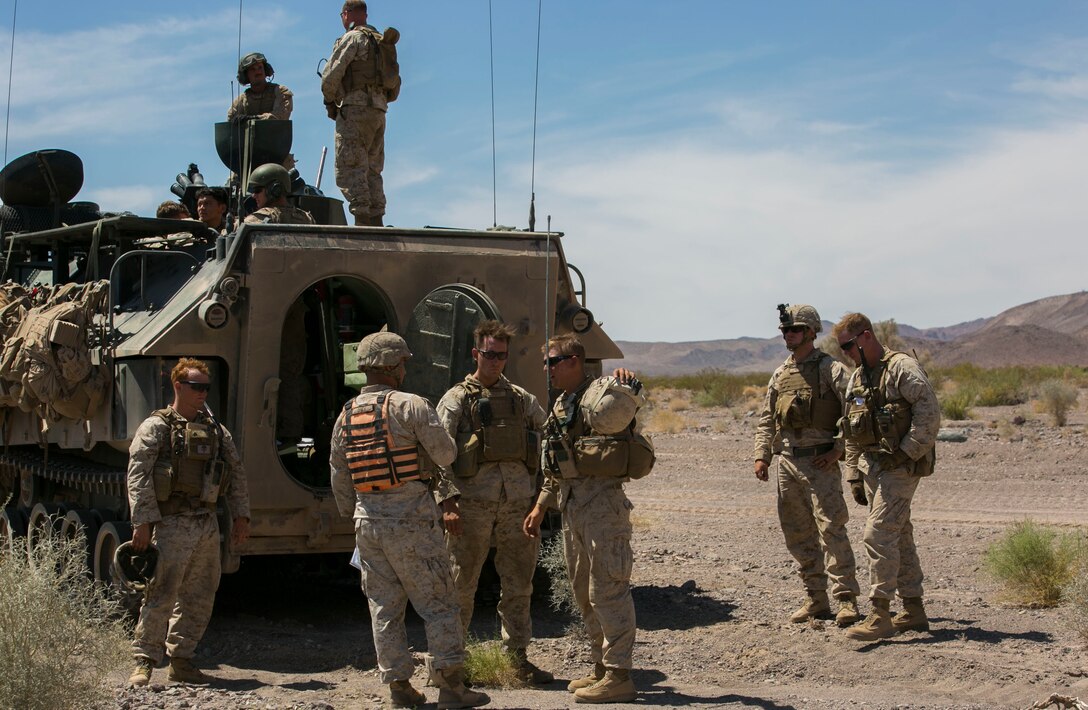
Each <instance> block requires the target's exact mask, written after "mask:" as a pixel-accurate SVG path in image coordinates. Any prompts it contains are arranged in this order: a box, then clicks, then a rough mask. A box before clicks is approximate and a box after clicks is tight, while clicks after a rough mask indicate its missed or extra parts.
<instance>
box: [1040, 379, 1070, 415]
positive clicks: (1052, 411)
mask: <svg viewBox="0 0 1088 710" xmlns="http://www.w3.org/2000/svg"><path fill="white" fill-rule="evenodd" d="M1076 403H1077V390H1076V388H1075V387H1073V385H1071V384H1069V383H1068V382H1064V381H1062V380H1047V381H1045V382H1041V383H1040V384H1039V407H1040V409H1041V410H1042V411H1043V412H1046V413H1047V414H1049V415H1050V416H1051V418H1052V419H1053V420H1054V424H1055V426H1065V423H1066V422H1067V421H1068V419H1069V410H1070V409H1072V408H1073V405H1075V404H1076Z"/></svg>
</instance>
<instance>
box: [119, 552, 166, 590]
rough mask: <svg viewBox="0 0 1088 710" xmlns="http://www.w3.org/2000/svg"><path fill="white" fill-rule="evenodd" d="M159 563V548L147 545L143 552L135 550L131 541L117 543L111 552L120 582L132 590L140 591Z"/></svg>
mask: <svg viewBox="0 0 1088 710" xmlns="http://www.w3.org/2000/svg"><path fill="white" fill-rule="evenodd" d="M158 563H159V548H157V547H155V546H154V545H148V546H147V547H146V548H145V549H144V550H143V552H137V551H136V549H135V548H133V546H132V542H125V543H122V544H121V545H118V547H117V549H116V550H115V551H114V553H113V565H114V569H115V570H116V572H117V576H118V577H119V578H120V582H121V584H122V585H123V586H124V587H125V588H126V589H129V590H131V591H134V592H142V591H144V589H146V588H147V585H148V584H150V583H151V580H152V579H153V578H154V577H155V567H156V566H157V565H158Z"/></svg>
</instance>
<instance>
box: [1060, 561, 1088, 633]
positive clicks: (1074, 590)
mask: <svg viewBox="0 0 1088 710" xmlns="http://www.w3.org/2000/svg"><path fill="white" fill-rule="evenodd" d="M1063 596H1064V598H1065V600H1066V601H1068V602H1069V617H1070V621H1072V623H1073V628H1074V629H1076V630H1077V633H1079V634H1080V637H1081V639H1083V640H1084V642H1085V643H1088V564H1082V565H1081V567H1080V569H1079V570H1078V572H1077V574H1076V575H1074V577H1073V579H1072V581H1070V582H1069V584H1068V585H1066V587H1065V589H1064V590H1063Z"/></svg>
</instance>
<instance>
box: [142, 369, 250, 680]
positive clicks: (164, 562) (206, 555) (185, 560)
mask: <svg viewBox="0 0 1088 710" xmlns="http://www.w3.org/2000/svg"><path fill="white" fill-rule="evenodd" d="M170 381H171V383H172V384H173V387H174V401H173V403H172V404H171V405H170V406H169V407H167V408H165V409H160V410H158V411H156V412H153V413H152V414H151V416H150V417H148V418H147V419H145V420H144V422H143V424H141V425H140V428H139V429H137V431H136V435H135V436H134V437H133V439H132V447H131V448H130V450H129V463H128V500H129V507H130V509H131V511H132V549H133V550H135V551H136V552H143V551H144V550H146V549H147V547H148V545H149V544H151V543H154V544H155V546H156V547H157V548H158V550H159V557H158V563H157V565H156V567H155V573H154V576H153V577H152V579H151V582H150V584H149V585H148V587H147V590H146V593H145V596H144V601H143V605H142V606H141V607H140V620H139V622H138V623H137V625H136V632H135V640H134V641H133V643H132V649H133V653H134V655H135V658H136V667H135V670H133V672H132V676H131V677H130V678H129V684H130V685H133V686H143V685H147V684H148V683H149V682H150V680H151V671H152V669H153V668H154V667H155V666H157V665H158V664H159V663H160V662H161V661H162V658H163V653H164V651H165V653H166V654H167V655H169V657H170V673H169V676H168V677H169V679H170V680H173V681H178V682H182V683H197V684H203V683H208V682H211V680H212V679H211V678H209V677H208V676H206V675H205V674H204V673H202V672H201V671H200V670H199V669H197V668H196V667H195V666H194V665H193V663H192V658H193V654H194V653H195V652H196V645H197V644H198V643H200V639H201V638H202V637H203V636H204V630H205V629H206V628H207V626H208V621H209V620H210V619H211V616H212V605H213V603H214V602H215V590H216V589H218V588H219V575H220V569H221V568H220V561H219V523H218V521H217V520H216V515H215V508H216V501H217V500H218V499H219V497H220V496H224V497H226V499H227V507H228V508H229V511H230V515H231V517H232V519H233V524H232V526H231V534H230V539H231V545H233V546H238V545H242V544H244V543H245V542H246V540H247V539H248V538H249V489H248V487H247V484H246V474H245V471H244V470H243V469H242V461H241V459H239V458H238V451H237V450H236V449H235V447H234V440H233V439H232V438H231V435H230V432H228V431H227V429H226V427H224V426H223V425H222V424H220V423H219V422H218V421H216V419H215V416H214V415H213V414H212V413H211V410H209V409H208V407H207V405H206V404H205V399H206V398H207V396H208V390H209V388H210V387H211V379H210V377H209V375H208V366H207V365H206V364H205V363H204V362H202V361H200V360H194V359H191V358H182V359H181V360H179V361H178V364H177V365H176V366H175V367H174V369H173V371H172V372H171V373H170Z"/></svg>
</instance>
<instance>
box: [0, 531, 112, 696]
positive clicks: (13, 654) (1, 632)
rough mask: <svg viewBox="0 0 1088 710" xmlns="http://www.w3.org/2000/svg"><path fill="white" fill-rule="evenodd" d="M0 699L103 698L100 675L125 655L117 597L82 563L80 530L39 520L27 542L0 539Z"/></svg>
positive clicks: (104, 687)
mask: <svg viewBox="0 0 1088 710" xmlns="http://www.w3.org/2000/svg"><path fill="white" fill-rule="evenodd" d="M0 590H3V591H2V592H0V707H3V708H20V709H21V710H65V709H67V708H72V709H73V710H76V709H82V708H89V707H96V706H101V705H104V704H105V703H107V702H108V700H109V698H110V692H109V687H108V686H107V685H106V683H105V681H106V678H107V676H108V675H109V674H110V673H112V672H114V671H117V670H119V669H121V668H124V667H125V666H127V664H128V662H129V660H130V658H131V657H130V652H129V644H128V630H127V628H126V627H125V625H124V622H123V621H122V619H123V618H124V616H123V611H122V608H121V605H120V603H119V602H118V601H117V599H116V597H114V596H109V595H107V594H106V592H105V591H104V590H103V589H102V588H101V587H100V586H99V585H96V584H95V583H94V581H93V580H92V579H91V577H90V575H89V574H88V571H87V547H86V541H85V539H84V536H83V533H82V532H79V533H78V534H77V535H75V536H74V537H72V538H67V539H66V538H62V537H61V536H60V535H59V534H58V533H56V532H54V530H53V527H52V526H51V525H46V526H45V527H44V528H43V530H42V531H41V533H40V534H37V535H36V536H35V538H34V547H33V549H30V548H29V547H28V546H27V544H26V540H25V538H14V539H12V538H9V539H8V540H4V541H0Z"/></svg>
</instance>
